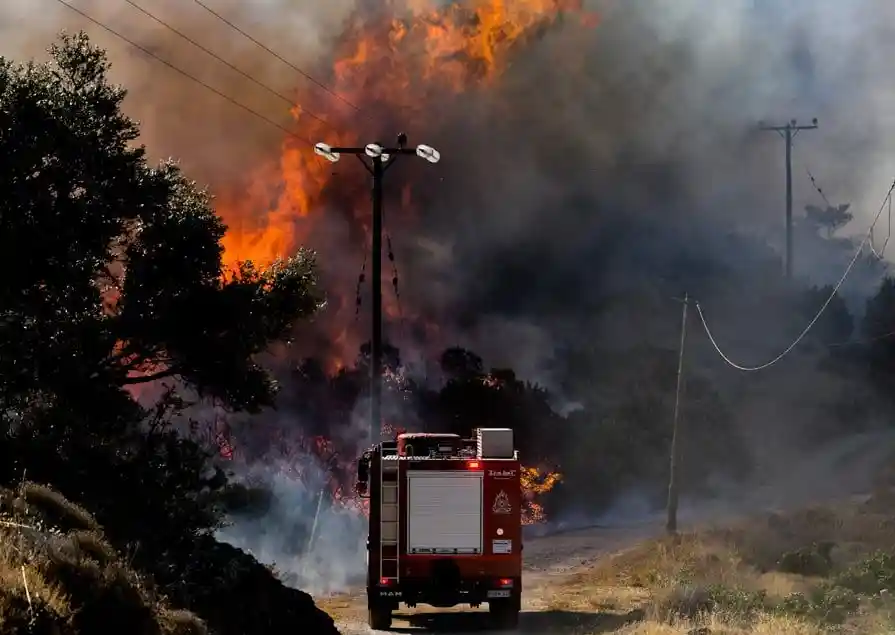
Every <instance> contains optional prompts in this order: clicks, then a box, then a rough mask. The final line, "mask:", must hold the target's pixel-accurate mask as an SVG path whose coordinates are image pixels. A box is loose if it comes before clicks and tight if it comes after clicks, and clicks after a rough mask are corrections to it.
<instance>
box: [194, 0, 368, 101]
mask: <svg viewBox="0 0 895 635" xmlns="http://www.w3.org/2000/svg"><path fill="white" fill-rule="evenodd" d="M193 2H195V3H196V4H198V5H199V6H200V7H202V8H203V9H205V10H206V11H207V12H208V13H210V14H211V15H213V16H214V17H216V18H217V19H218V20H220V21H221V22H223V23H224V24H226V25H227V26H229V27H230V28H231V29H233V30H234V31H236V32H237V33H239V34H240V35H241V36H243V37H244V38H246V39H247V40H248V41H249V42H251V43H252V44H254V45H255V46H257V47H259V48H260V49H261V50H263V51H266V52H267V53H269V54H270V55H272V56H274V57H275V58H276V59H278V60H279V61H280V62H282V63H283V64H285V65H286V66H288V67H289V68H291V69H292V70H294V71H295V72H296V73H298V74H299V75H301V76H302V77H304V78H305V79H306V80H308V81H309V82H311V83H312V84H314V85H315V86H317V87H318V88H321V89H322V90H324V91H325V92H326V93H328V94H330V95H332V96H333V97H335V98H336V99H338V100H339V101H341V102H342V103H343V104H345V105H347V106H350V107H351V108H354V109H355V110H357V111H358V112H360V107H359V106H357V105H356V104H354V103H352V102H350V101H348V100H347V99H346V98H345V97H342V95H340V94H339V93H337V92H336V91H334V90H333V89H332V88H330V87H329V86H327V85H326V84H324V83H323V82H321V81H320V80H318V79H315V78H314V77H313V76H312V75H311V74H310V73H308V72H306V71H304V70H302V69H301V68H299V67H298V66H296V65H295V64H293V63H292V62H290V61H289V60H287V59H286V58H285V57H283V56H282V55H280V54H279V53H277V52H276V51H274V50H273V49H271V48H269V47H267V46H265V45H264V44H262V43H261V42H259V41H258V40H257V39H255V38H254V37H252V36H251V35H249V34H248V33H247V32H246V31H244V30H243V29H241V28H240V27H238V26H237V25H236V24H234V23H233V22H231V21H230V20H228V19H227V18H225V17H224V16H222V15H221V14H220V13H218V12H217V11H215V10H214V9H212V8H211V7H209V6H208V5H207V4H205V3H204V2H202V1H201V0H193Z"/></svg>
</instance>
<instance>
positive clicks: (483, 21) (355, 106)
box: [218, 0, 590, 370]
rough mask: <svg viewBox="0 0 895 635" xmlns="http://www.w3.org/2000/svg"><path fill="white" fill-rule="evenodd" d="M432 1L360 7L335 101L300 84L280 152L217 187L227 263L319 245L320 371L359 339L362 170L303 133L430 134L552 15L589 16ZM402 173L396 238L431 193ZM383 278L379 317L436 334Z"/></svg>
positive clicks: (345, 137) (341, 51)
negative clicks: (317, 148)
mask: <svg viewBox="0 0 895 635" xmlns="http://www.w3.org/2000/svg"><path fill="white" fill-rule="evenodd" d="M438 4H440V3H436V2H435V1H434V0H432V1H431V2H430V1H428V0H388V1H386V2H382V3H377V4H376V6H375V8H371V5H370V3H360V5H361V6H360V8H358V9H357V10H356V11H355V12H354V13H353V15H352V16H350V18H349V19H348V20H347V22H346V24H345V27H344V31H343V33H342V34H341V36H340V37H339V38H338V39H337V41H336V43H335V45H334V47H333V54H332V62H331V67H330V68H329V69H328V75H329V78H330V79H329V80H328V82H327V83H328V84H329V85H330V86H331V88H332V93H333V94H335V95H337V96H338V97H334V96H333V94H326V93H325V92H323V91H322V90H320V89H319V88H317V87H315V86H310V87H309V88H307V89H304V90H303V91H300V92H299V93H298V95H297V98H296V101H297V104H296V106H295V107H294V109H293V115H294V118H295V129H296V134H297V135H298V137H300V138H301V139H299V138H294V137H289V138H286V139H284V141H283V145H282V151H281V154H280V157H279V159H278V160H277V161H276V162H275V163H273V164H271V165H267V166H262V167H259V168H258V169H257V170H256V171H255V173H254V174H253V175H252V176H251V178H250V182H249V186H248V188H247V189H244V190H242V191H241V192H238V193H236V192H230V193H228V192H224V193H223V194H222V196H221V200H220V203H219V206H218V211H219V212H220V214H221V215H222V216H223V218H224V220H225V222H226V223H227V225H228V227H229V231H228V233H227V235H226V237H225V238H224V241H223V245H224V248H225V256H224V257H225V260H226V264H227V265H229V266H234V265H235V264H236V263H237V262H238V261H242V260H252V261H254V262H255V263H256V264H257V265H259V266H264V265H266V264H268V263H270V262H273V261H274V260H275V259H276V258H278V257H281V256H283V255H284V254H288V253H290V252H292V251H294V250H295V249H296V248H297V247H298V246H302V245H304V246H308V247H310V248H312V249H315V250H317V251H319V252H320V253H321V256H322V261H323V262H322V267H321V269H322V271H321V274H322V277H323V279H324V283H325V286H326V288H327V292H328V294H329V306H328V307H327V309H326V314H325V319H322V320H321V321H320V324H323V325H324V326H323V328H324V329H325V330H326V331H327V333H326V338H325V339H326V344H325V347H326V348H328V350H326V355H325V356H326V357H327V358H328V361H329V362H330V363H329V367H330V370H336V369H338V368H340V367H342V366H344V365H345V362H346V360H351V359H353V357H354V355H355V353H356V351H357V350H358V346H359V345H360V344H361V343H362V342H363V341H364V339H365V338H364V337H363V336H362V334H361V333H359V332H358V329H356V328H353V322H354V313H355V311H354V305H355V303H354V301H353V300H354V298H352V297H351V296H350V292H351V291H353V287H354V285H353V282H354V279H355V277H356V276H357V274H358V271H359V269H360V268H361V264H362V262H363V261H364V257H363V254H364V252H365V250H366V246H367V244H368V242H369V223H370V218H369V189H368V187H367V186H366V182H365V180H364V179H363V178H361V177H360V176H357V177H356V176H355V175H352V174H347V171H348V170H351V169H352V168H353V167H354V166H348V165H345V166H342V165H340V166H339V167H338V168H337V169H334V167H333V166H331V165H330V164H328V163H326V162H325V161H321V160H320V159H319V157H317V156H315V154H314V152H313V148H312V147H311V145H310V144H309V143H305V142H304V141H303V140H313V141H318V140H326V142H327V143H329V144H330V145H333V146H336V145H341V146H357V145H361V146H362V145H365V144H366V143H368V142H369V141H370V140H371V139H376V137H377V136H383V137H384V138H387V139H391V138H393V136H394V135H395V134H396V133H397V132H398V131H400V130H406V131H407V132H408V133H409V134H410V136H411V139H413V140H417V141H419V140H422V138H423V137H425V139H426V140H429V139H431V140H432V141H433V142H440V139H439V136H440V131H439V130H438V126H439V123H438V122H439V118H440V115H441V114H443V113H444V112H445V109H446V108H450V106H451V104H452V102H453V101H455V100H456V99H457V98H458V97H460V96H462V95H463V94H464V93H467V92H469V91H477V90H487V89H488V88H489V87H491V86H492V85H493V84H494V83H495V82H497V81H498V80H499V78H500V76H501V74H502V73H503V72H504V70H505V69H506V68H507V67H508V64H509V62H510V57H511V54H512V52H513V51H514V49H515V48H516V47H518V46H519V45H520V44H524V43H525V42H527V41H529V40H530V39H532V38H536V37H538V36H539V35H540V34H542V33H543V32H544V30H545V29H547V28H549V27H550V26H551V25H553V24H555V23H556V22H557V21H558V20H559V19H560V18H561V16H563V15H573V16H575V17H577V18H579V19H590V18H589V16H587V15H585V14H584V13H583V12H582V10H581V6H580V5H581V2H580V0H517V1H514V2H505V1H504V0H472V1H470V2H464V3H462V4H461V3H456V4H451V5H448V6H437V5H438ZM417 137H420V138H419V139H417ZM302 139H303V140H302ZM437 145H440V143H436V146H437ZM343 163H347V162H343ZM357 167H359V166H357ZM403 177H404V178H408V177H410V182H409V183H408V184H407V185H405V186H404V187H403V188H401V189H400V192H395V193H394V194H392V195H390V194H388V193H387V194H386V196H387V197H389V196H390V197H391V198H390V199H388V198H387V201H386V207H387V213H388V218H387V225H388V228H389V230H390V231H392V232H393V233H394V234H398V235H401V234H406V233H409V232H411V231H412V227H413V224H414V219H415V218H417V217H418V215H419V214H421V213H423V212H422V210H421V207H424V206H425V202H426V197H427V195H429V192H427V190H431V189H432V177H431V175H428V176H423V177H421V178H420V179H419V182H414V180H413V179H412V177H413V171H412V169H404V172H403ZM426 185H428V186H429V187H428V188H427V187H426ZM387 277H388V278H391V276H387ZM385 285H387V286H388V288H386V289H384V290H383V296H384V298H387V302H386V306H385V311H386V314H387V315H390V316H391V317H392V318H393V319H400V320H403V321H405V322H416V323H417V324H415V325H414V326H416V327H417V328H416V329H415V330H419V331H422V333H423V334H424V335H431V334H432V333H433V332H436V330H437V329H435V328H434V327H433V326H432V325H431V324H429V322H432V321H434V320H432V319H426V318H425V317H424V316H423V315H422V313H424V312H423V311H415V310H414V308H413V306H412V305H413V300H412V298H408V299H409V300H410V306H402V307H401V308H400V309H401V310H399V307H398V306H397V302H396V300H395V299H394V293H393V291H392V289H391V284H390V280H386V281H385ZM406 304H407V303H406V302H405V305H406ZM421 322H422V323H423V324H419V323H421ZM439 344H442V345H444V344H445V342H440V343H439ZM323 347H324V346H323V345H321V346H318V347H316V348H317V349H320V348H323ZM302 352H303V353H309V352H312V353H314V354H318V353H320V352H321V351H320V350H314V351H302Z"/></svg>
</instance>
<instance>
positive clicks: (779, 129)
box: [758, 117, 817, 280]
mask: <svg viewBox="0 0 895 635" xmlns="http://www.w3.org/2000/svg"><path fill="white" fill-rule="evenodd" d="M758 127H759V129H761V130H765V131H767V130H772V131H774V132H776V133H778V134H779V135H780V136H781V137H783V140H784V141H785V143H786V265H785V266H786V277H787V279H790V280H791V279H792V141H793V139H795V137H796V135H797V134H798V133H799V132H800V131H801V130H816V129H817V118H816V117H815V118H814V119H812V120H811V125H807V126H806V125H799V123H798V121H796V120H795V119H792V120H790V122H789V123H787V124H786V125H783V126H769V125H766V124H764V123H759V124H758Z"/></svg>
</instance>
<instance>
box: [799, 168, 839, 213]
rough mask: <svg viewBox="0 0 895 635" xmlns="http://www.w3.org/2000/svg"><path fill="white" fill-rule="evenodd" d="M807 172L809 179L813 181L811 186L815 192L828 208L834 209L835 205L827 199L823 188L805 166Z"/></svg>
mask: <svg viewBox="0 0 895 635" xmlns="http://www.w3.org/2000/svg"><path fill="white" fill-rule="evenodd" d="M805 172H806V173H807V174H808V178H809V179H811V186H812V187H813V188H814V191H815V192H817V193H818V195H820V198H821V200H823V202H824V203H825V204H826V206H827V207H833V204H832V203H831V202H830V199H828V198H827V195H826V194H824V190H823V188H822V187H821V186H820V185H818V184H817V179H815V178H814V175H813V174H811V170H810V169H809V168H808V166H807V165H806V166H805Z"/></svg>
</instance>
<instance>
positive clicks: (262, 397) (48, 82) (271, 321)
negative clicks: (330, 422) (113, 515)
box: [0, 34, 320, 410]
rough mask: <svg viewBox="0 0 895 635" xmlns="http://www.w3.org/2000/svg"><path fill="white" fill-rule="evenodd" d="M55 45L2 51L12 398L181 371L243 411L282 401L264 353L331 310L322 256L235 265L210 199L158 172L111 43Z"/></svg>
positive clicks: (2, 331) (78, 39)
mask: <svg viewBox="0 0 895 635" xmlns="http://www.w3.org/2000/svg"><path fill="white" fill-rule="evenodd" d="M50 53H51V61H50V62H49V63H48V64H40V65H38V64H33V63H31V64H26V65H16V64H14V63H12V62H10V61H8V60H5V59H3V60H0V191H2V192H3V197H2V199H0V267H2V270H3V271H4V276H3V280H2V282H0V311H2V317H3V321H2V323H0V376H2V377H3V378H4V382H3V389H4V395H3V396H4V397H5V398H6V399H12V398H17V399H19V400H21V399H22V398H23V397H25V396H33V395H35V394H37V393H44V394H52V395H54V397H55V398H58V399H63V400H66V401H69V400H71V401H75V402H77V401H80V400H81V398H82V397H83V395H84V394H85V393H86V394H89V392H90V386H91V385H98V384H102V385H114V386H119V387H124V386H127V385H130V384H136V383H145V382H150V381H153V380H157V379H162V378H166V377H177V378H178V379H180V380H181V381H183V382H184V383H185V384H187V385H190V386H191V387H193V388H195V389H196V390H197V391H198V392H199V394H201V395H208V396H214V397H217V398H219V399H221V400H222V401H223V402H224V403H226V404H228V405H229V406H231V407H232V408H235V409H250V410H256V409H258V408H260V407H262V406H267V405H271V404H272V402H273V397H274V395H275V393H276V385H275V383H274V382H273V381H272V380H271V378H270V376H269V375H268V374H267V373H266V371H265V370H264V369H263V368H262V367H261V366H260V365H259V364H258V363H257V362H256V361H255V360H254V358H255V356H256V355H257V354H258V353H261V352H262V351H264V350H265V349H266V347H267V345H268V344H269V343H270V342H271V341H272V340H277V339H284V338H286V337H288V335H289V333H290V331H291V329H292V326H293V325H294V324H295V322H296V321H297V320H299V319H301V318H304V317H307V316H309V315H311V314H312V313H313V312H314V311H315V310H316V309H317V308H318V306H319V304H320V298H319V297H318V295H317V293H316V287H315V284H314V280H315V276H314V274H315V267H314V259H313V256H312V255H311V254H309V253H306V252H301V253H299V254H298V255H297V256H295V257H293V258H290V259H289V260H286V261H283V262H279V263H276V264H275V265H274V266H273V267H271V268H269V269H267V270H264V271H260V270H258V269H256V268H254V267H253V266H252V265H251V264H245V265H243V266H241V267H239V269H238V270H237V271H235V272H232V273H229V272H225V271H224V270H223V266H222V248H221V244H220V239H221V237H222V236H223V235H224V231H225V229H226V228H225V226H224V224H223V223H222V221H221V219H220V218H219V217H218V216H217V215H216V214H215V212H214V210H213V209H212V206H211V201H210V198H209V196H208V194H207V193H206V192H205V191H203V190H201V189H199V188H198V187H197V186H196V184H195V183H193V182H191V181H189V180H188V179H187V178H186V177H185V176H184V175H183V173H182V172H181V171H180V169H179V168H178V167H177V166H176V165H175V164H173V163H171V162H165V163H162V164H160V165H158V166H151V165H149V163H148V162H147V159H146V152H145V149H144V148H143V147H142V146H137V145H135V144H134V141H135V140H136V139H137V137H138V133H139V131H138V128H137V125H136V123H134V122H133V121H131V120H130V119H129V118H127V117H126V116H125V115H124V114H123V113H122V111H121V104H122V101H123V100H124V97H125V94H126V92H125V90H124V89H122V88H120V87H117V86H114V85H112V84H110V83H109V81H108V78H107V71H108V68H109V63H108V61H107V59H106V56H105V54H104V53H103V51H101V50H100V49H97V48H95V47H92V46H91V45H90V44H89V42H88V40H87V37H86V36H85V35H83V34H80V35H75V36H64V37H63V39H62V41H61V42H60V43H59V44H57V45H55V46H53V47H52V48H51V49H50ZM228 273H229V275H225V274H228Z"/></svg>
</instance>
